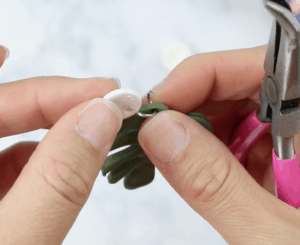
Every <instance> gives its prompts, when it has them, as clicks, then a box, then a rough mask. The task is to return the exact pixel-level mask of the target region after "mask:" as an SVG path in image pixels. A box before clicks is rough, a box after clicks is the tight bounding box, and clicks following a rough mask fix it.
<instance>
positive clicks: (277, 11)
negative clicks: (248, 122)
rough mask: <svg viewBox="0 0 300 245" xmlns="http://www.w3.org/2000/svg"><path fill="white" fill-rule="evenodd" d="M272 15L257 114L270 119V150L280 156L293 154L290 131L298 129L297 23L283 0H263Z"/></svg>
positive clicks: (299, 56) (299, 37)
mask: <svg viewBox="0 0 300 245" xmlns="http://www.w3.org/2000/svg"><path fill="white" fill-rule="evenodd" d="M264 4H265V7H266V9H267V10H268V11H269V12H270V13H271V14H272V15H273V16H274V17H275V20H274V21H273V25H272V31H271V35H270V39H269V44H268V48H267V54H266V59H265V64H264V68H265V78H264V80H263V82H262V85H261V88H260V103H261V105H260V109H259V111H258V114H257V116H258V118H259V120H260V121H262V122H267V123H272V136H273V146H274V151H275V153H276V155H277V157H278V158H280V159H291V158H293V157H294V135H295V134H296V133H297V132H298V131H299V130H300V123H299V122H300V121H299V120H300V108H299V98H300V74H299V73H300V54H299V50H300V49H299V48H300V24H299V22H298V21H297V19H296V17H295V15H294V14H293V13H292V12H291V10H290V8H289V5H288V4H287V3H286V1H284V0H281V1H271V0H265V1H264Z"/></svg>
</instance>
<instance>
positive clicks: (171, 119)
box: [138, 46, 300, 245]
mask: <svg viewBox="0 0 300 245" xmlns="http://www.w3.org/2000/svg"><path fill="white" fill-rule="evenodd" d="M265 54H266V46H262V47H257V48H253V49H248V50H235V51H227V52H217V53H208V54H198V55H194V56H192V57H190V58H188V59H186V60H184V61H183V62H182V63H181V64H179V65H178V66H177V67H176V68H175V69H174V70H173V71H172V72H171V73H170V74H169V75H168V76H167V78H166V79H165V80H164V81H163V82H162V83H161V84H159V85H158V86H156V87H155V88H154V89H152V91H153V92H154V93H153V94H152V95H151V100H152V101H153V103H163V104H165V105H167V106H168V107H169V108H170V109H171V111H164V112H160V113H158V114H157V115H156V116H154V117H153V118H150V119H147V120H146V121H145V122H144V123H143V125H142V127H141V129H140V132H139V137H138V139H139V143H140V144H141V146H142V148H143V150H144V151H145V153H146V155H147V156H148V158H149V159H150V160H151V161H152V163H153V164H154V165H155V166H156V167H157V168H158V170H159V171H160V172H161V174H162V175H163V176H164V177H165V178H166V180H167V181H168V182H169V183H170V185H171V186H172V187H173V188H174V189H175V191H177V192H178V194H179V195H180V196H181V197H182V198H183V199H184V200H185V201H186V202H187V203H188V204H189V205H190V206H191V208H193V209H194V210H195V211H196V212H197V213H198V214H199V215H201V216H202V217H203V218H204V219H206V220H207V221H208V222H209V223H210V224H211V225H212V226H213V227H214V228H215V229H216V230H217V231H218V232H219V233H220V234H221V235H222V236H223V238H224V239H225V240H226V241H227V242H228V243H229V244H243V245H244V244H273V245H274V244H280V245H284V244H289V245H291V244H299V241H300V212H299V210H297V209H295V208H293V207H291V206H289V205H288V204H286V203H284V202H282V201H280V200H278V199H277V198H276V197H275V187H274V179H273V172H272V155H271V151H272V137H271V135H270V133H269V134H267V135H265V137H264V138H263V139H262V140H260V142H259V143H258V144H257V145H256V146H255V147H253V148H252V150H251V152H250V153H249V155H248V159H247V163H248V164H247V166H246V169H245V168H244V167H243V166H242V165H241V163H239V162H238V160H237V159H236V158H235V157H234V156H233V155H232V153H231V152H230V150H229V149H228V144H229V140H230V138H231V135H232V133H233V131H234V130H235V129H236V128H237V126H238V125H239V124H240V123H241V122H242V121H243V119H244V118H245V117H246V116H247V115H248V114H249V113H250V112H251V111H253V110H254V109H258V108H259V106H258V102H259V88H260V85H261V81H262V79H263V78H264V68H263V64H264V58H265ZM143 103H144V104H145V103H147V99H146V98H144V99H143ZM172 110H174V111H172ZM176 111H178V112H176ZM191 111H192V112H199V113H201V114H203V115H205V116H207V117H208V119H209V120H210V121H211V123H212V126H213V129H214V134H211V133H210V132H208V131H207V130H206V129H204V128H203V127H202V126H201V125H199V124H198V123H196V122H195V121H194V120H192V119H190V118H189V117H187V116H186V115H185V113H187V112H191ZM180 112H181V113H180ZM299 136H300V135H299V134H298V135H297V136H296V137H295V148H296V152H297V154H298V155H299V153H300V144H299V139H300V137H299Z"/></svg>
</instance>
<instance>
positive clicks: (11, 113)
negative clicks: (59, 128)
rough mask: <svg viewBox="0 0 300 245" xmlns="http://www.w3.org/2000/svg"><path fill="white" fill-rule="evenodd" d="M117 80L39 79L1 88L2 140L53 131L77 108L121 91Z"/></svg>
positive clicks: (17, 82) (6, 84)
mask: <svg viewBox="0 0 300 245" xmlns="http://www.w3.org/2000/svg"><path fill="white" fill-rule="evenodd" d="M118 88H119V85H118V82H117V81H116V80H115V79H113V78H106V79H105V78H91V79H75V78H67V77H60V76H56V77H35V78H29V79H25V80H20V81H16V82H11V83H5V84H1V85H0V137H4V136H8V135H14V134H20V133H25V132H29V131H32V130H36V129H40V128H49V127H51V126H52V125H54V124H55V123H56V122H57V121H58V119H59V118H60V117H62V116H63V115H64V114H65V113H66V112H67V111H69V110H70V109H72V108H73V107H75V106H76V105H78V104H80V103H82V102H84V101H88V100H92V99H94V98H102V97H103V96H104V95H105V94H107V93H109V92H111V91H113V90H115V89H118Z"/></svg>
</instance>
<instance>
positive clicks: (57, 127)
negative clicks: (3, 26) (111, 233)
mask: <svg viewBox="0 0 300 245" xmlns="http://www.w3.org/2000/svg"><path fill="white" fill-rule="evenodd" d="M4 59H5V49H3V47H0V66H1V65H2V63H3V61H4ZM115 89H118V84H117V83H116V81H114V80H113V79H100V78H98V79H97V78H93V79H71V78H66V77H36V78H31V79H26V80H22V81H17V82H13V83H7V84H1V85H0V137H5V136H8V135H14V134H19V133H24V132H28V131H31V130H36V129H39V128H45V129H50V131H49V132H48V134H47V135H46V136H45V138H44V139H43V140H42V141H41V142H40V143H39V144H38V143H37V142H23V143H19V144H16V145H14V146H12V147H10V148H9V149H7V150H5V151H3V152H1V154H0V199H2V198H3V199H2V201H1V202H0V231H1V232H0V244H1V245H6V244H10V245H12V244H18V245H21V244H32V245H35V244H39V245H40V244H47V245H49V244H61V243H62V241H63V240H64V238H65V236H66V235H67V233H68V231H69V230H70V228H71V226H72V225H73V223H74V221H75V219H76V217H77V216H78V214H79V212H80V210H81V208H82V207H83V205H84V203H85V202H86V200H87V198H88V196H89V194H90V191H91V189H92V186H93V183H94V181H95V179H96V177H97V175H98V173H99V171H100V169H101V167H102V164H103V162H104V161H105V159H106V157H107V154H108V152H109V150H110V148H111V146H112V144H113V142H114V140H115V136H116V135H117V132H118V130H119V129H120V126H121V122H122V121H121V119H120V117H119V116H118V115H120V114H121V112H120V110H119V109H118V108H117V107H116V106H114V105H113V104H110V103H109V101H108V100H104V99H101V98H102V97H103V96H104V95H106V94H107V93H109V92H111V91H113V90H115ZM94 98H96V99H95V100H92V99H94ZM97 98H100V99H97ZM90 100H92V103H93V104H90V106H89V107H87V105H88V104H89V102H90ZM111 109H112V110H111ZM83 110H85V112H83Z"/></svg>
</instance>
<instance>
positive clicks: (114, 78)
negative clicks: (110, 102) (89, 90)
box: [79, 77, 121, 88]
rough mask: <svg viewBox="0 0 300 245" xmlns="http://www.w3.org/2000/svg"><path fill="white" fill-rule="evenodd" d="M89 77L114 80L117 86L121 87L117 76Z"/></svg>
mask: <svg viewBox="0 0 300 245" xmlns="http://www.w3.org/2000/svg"><path fill="white" fill-rule="evenodd" d="M79 79H82V78H79ZM89 79H96V80H108V79H110V80H114V81H115V82H116V84H117V85H118V87H119V88H121V82H120V80H119V79H118V78H116V77H91V78H89Z"/></svg>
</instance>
